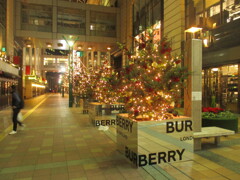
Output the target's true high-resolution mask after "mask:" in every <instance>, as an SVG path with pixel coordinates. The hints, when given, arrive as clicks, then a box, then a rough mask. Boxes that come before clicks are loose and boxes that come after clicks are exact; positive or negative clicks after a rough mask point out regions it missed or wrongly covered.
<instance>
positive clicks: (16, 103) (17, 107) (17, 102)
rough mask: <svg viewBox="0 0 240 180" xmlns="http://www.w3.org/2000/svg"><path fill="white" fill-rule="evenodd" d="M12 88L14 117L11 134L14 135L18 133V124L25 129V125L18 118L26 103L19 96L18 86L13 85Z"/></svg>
mask: <svg viewBox="0 0 240 180" xmlns="http://www.w3.org/2000/svg"><path fill="white" fill-rule="evenodd" d="M11 88H12V92H11V93H12V109H13V117H12V122H13V130H12V131H11V132H10V133H9V134H10V135H13V134H16V133H17V125H18V124H19V125H20V126H22V127H25V125H24V124H23V123H22V122H20V121H19V120H18V118H17V117H18V114H19V112H20V111H21V109H22V108H23V107H24V101H23V100H22V98H21V97H20V96H19V94H18V92H17V88H16V86H15V85H12V86H11Z"/></svg>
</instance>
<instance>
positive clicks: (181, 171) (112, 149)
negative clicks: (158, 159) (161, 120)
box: [0, 94, 240, 180]
mask: <svg viewBox="0 0 240 180" xmlns="http://www.w3.org/2000/svg"><path fill="white" fill-rule="evenodd" d="M25 103H26V106H25V108H24V110H23V111H22V112H23V115H24V123H25V124H26V125H27V127H26V128H25V129H24V130H22V131H20V130H18V133H17V134H15V135H8V132H10V131H11V129H12V123H11V109H10V108H8V109H5V110H1V111H0V180H15V179H16V180H22V179H24V180H32V179H33V180H35V179H36V180H37V179H39V180H43V179H44V180H70V179H71V180H76V179H84V180H101V179H104V180H105V179H106V180H107V179H109V180H110V179H111V180H112V179H114V180H118V179H119V180H120V179H123V180H135V179H136V180H141V179H147V180H151V179H160V180H164V179H182V180H185V179H186V180H188V179H197V180H199V179H211V180H220V179H221V180H222V179H226V180H229V179H233V180H234V179H236V180H238V179H240V168H239V166H240V156H239V153H240V134H236V135H233V136H231V137H224V138H222V142H221V144H220V145H219V146H218V147H214V146H212V142H211V140H205V147H204V148H203V150H202V151H198V152H196V153H193V154H192V155H191V157H190V160H189V161H186V162H178V163H174V164H164V165H161V166H158V165H154V166H145V167H143V168H138V169H136V168H134V167H133V166H132V165H131V164H130V163H129V162H128V161H127V160H126V159H125V157H124V156H123V155H122V154H120V153H119V152H118V151H117V146H116V143H115V138H114V137H113V136H114V134H112V133H109V132H104V131H99V130H98V128H96V127H93V126H92V124H90V122H89V120H88V115H87V114H82V110H81V107H74V108H69V107H68V97H64V98H63V97H61V95H60V94H47V95H42V96H40V97H36V98H32V99H30V100H26V102H25ZM156 138H157V135H156ZM208 142H209V143H208Z"/></svg>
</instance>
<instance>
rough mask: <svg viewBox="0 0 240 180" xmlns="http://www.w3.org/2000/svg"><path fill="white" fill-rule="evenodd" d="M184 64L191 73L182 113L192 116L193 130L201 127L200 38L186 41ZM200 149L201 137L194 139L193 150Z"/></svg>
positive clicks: (198, 130)
mask: <svg viewBox="0 0 240 180" xmlns="http://www.w3.org/2000/svg"><path fill="white" fill-rule="evenodd" d="M184 64H185V66H187V67H188V69H189V71H190V72H191V73H192V74H191V75H190V76H189V78H188V80H187V87H186V88H185V89H184V114H185V115H186V116H189V117H191V118H192V121H193V132H200V131H201V128H202V40H200V39H189V40H188V41H187V42H186V49H185V58H184ZM198 149H201V139H194V150H198Z"/></svg>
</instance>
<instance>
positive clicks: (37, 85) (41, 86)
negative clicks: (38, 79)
mask: <svg viewBox="0 0 240 180" xmlns="http://www.w3.org/2000/svg"><path fill="white" fill-rule="evenodd" d="M32 86H33V87H40V88H45V86H44V85H39V84H32Z"/></svg>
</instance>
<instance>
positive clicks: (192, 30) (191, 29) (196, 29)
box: [185, 27, 202, 33]
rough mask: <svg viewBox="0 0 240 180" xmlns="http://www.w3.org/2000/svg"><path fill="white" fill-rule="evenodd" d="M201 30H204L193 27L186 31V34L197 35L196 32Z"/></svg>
mask: <svg viewBox="0 0 240 180" xmlns="http://www.w3.org/2000/svg"><path fill="white" fill-rule="evenodd" d="M201 30H202V28H199V27H191V28H189V29H187V30H185V32H189V33H195V32H198V31H201Z"/></svg>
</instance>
